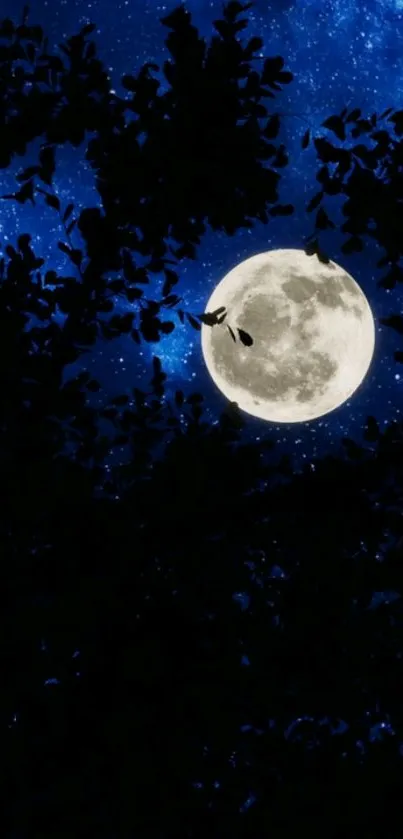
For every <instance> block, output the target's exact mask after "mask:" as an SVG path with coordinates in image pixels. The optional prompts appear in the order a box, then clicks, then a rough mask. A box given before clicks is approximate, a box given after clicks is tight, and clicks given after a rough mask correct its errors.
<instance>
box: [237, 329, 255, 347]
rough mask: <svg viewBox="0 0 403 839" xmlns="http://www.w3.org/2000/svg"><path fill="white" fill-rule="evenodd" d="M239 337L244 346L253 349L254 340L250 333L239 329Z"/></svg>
mask: <svg viewBox="0 0 403 839" xmlns="http://www.w3.org/2000/svg"><path fill="white" fill-rule="evenodd" d="M238 335H239V337H240V339H241V341H242V343H243V344H244V346H245V347H251V346H252V344H253V338H251V336H250V335H249V333H248V332H245V330H244V329H238Z"/></svg>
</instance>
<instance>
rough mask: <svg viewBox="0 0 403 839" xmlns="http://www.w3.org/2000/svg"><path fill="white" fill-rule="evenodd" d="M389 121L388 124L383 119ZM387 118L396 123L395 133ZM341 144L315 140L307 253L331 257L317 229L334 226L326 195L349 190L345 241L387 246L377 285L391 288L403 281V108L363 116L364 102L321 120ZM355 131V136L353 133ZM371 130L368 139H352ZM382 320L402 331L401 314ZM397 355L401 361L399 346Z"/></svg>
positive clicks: (349, 246)
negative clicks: (370, 241)
mask: <svg viewBox="0 0 403 839" xmlns="http://www.w3.org/2000/svg"><path fill="white" fill-rule="evenodd" d="M385 123H386V124H385ZM387 123H389V124H392V126H393V133H394V135H395V136H393V135H392V136H391V134H390V133H389V131H388V127H387ZM322 125H323V127H324V128H326V129H327V130H328V131H329V132H332V133H333V134H334V135H335V136H336V137H337V139H338V140H339V141H340V143H341V144H342V145H341V146H335V145H333V144H332V143H331V142H330V141H329V140H328V139H326V138H325V137H315V138H314V146H315V149H316V152H317V156H318V159H319V160H320V161H321V162H322V164H323V165H322V166H321V167H320V169H319V171H318V173H317V176H316V179H317V181H318V182H319V183H320V190H319V192H317V193H316V194H315V195H314V196H313V198H312V199H311V200H310V201H309V203H308V205H307V211H308V212H309V213H311V212H313V211H314V210H317V213H316V218H315V231H314V232H313V233H312V234H311V235H310V236H309V237H308V240H307V245H306V248H305V250H306V253H307V254H309V255H312V254H315V253H316V254H317V256H318V259H320V261H321V262H324V263H326V262H329V257H328V256H327V254H326V253H324V251H323V250H322V248H321V247H320V244H319V236H318V233H320V231H323V230H328V229H334V228H335V224H334V222H333V221H332V219H331V218H329V215H328V213H327V212H326V210H325V208H324V207H323V203H322V202H323V200H324V198H325V196H326V195H330V196H333V195H345V196H346V201H345V202H344V204H343V207H342V212H343V215H344V216H346V221H345V222H344V223H343V225H342V227H341V230H342V232H343V233H347V234H349V238H348V239H347V240H346V241H345V242H344V244H343V245H342V248H341V250H342V252H343V253H345V254H350V253H360V252H361V251H363V250H364V246H365V236H369V237H370V238H372V239H375V240H376V241H377V242H378V244H379V245H381V247H382V248H383V249H384V250H385V254H384V256H382V257H381V258H380V259H379V260H378V262H377V267H378V268H383V267H385V266H387V267H388V271H387V273H386V274H385V276H384V277H382V278H381V279H380V280H379V282H378V286H380V287H381V288H385V289H388V290H391V289H394V288H395V287H396V285H397V284H398V283H403V265H402V260H403V239H402V235H401V233H402V229H403V209H402V207H403V139H402V138H403V110H395V109H394V108H387V109H386V110H385V111H383V113H382V114H380V115H378V114H376V113H374V114H372V115H371V117H369V118H368V117H365V116H363V114H362V111H361V109H360V108H353V110H352V111H350V112H349V111H348V109H347V108H343V110H342V111H341V113H340V114H338V115H333V116H331V117H329V118H328V119H326V120H325V121H324V122H323V123H322ZM310 133H311V132H310V130H309V129H308V131H306V133H305V134H304V137H303V139H302V148H304V149H306V148H308V146H309V143H310ZM350 135H351V139H350ZM364 136H367V138H368V140H370V141H372V142H371V144H370V145H365V144H364V143H362V142H358V143H357V142H354V141H356V140H357V139H358V138H359V137H364ZM380 322H381V323H383V324H384V325H386V326H389V327H391V328H392V329H395V330H396V331H397V332H399V334H403V318H402V317H401V316H400V315H398V314H394V315H391V316H389V317H387V318H380ZM394 357H395V361H398V362H401V363H403V352H402V351H401V350H397V351H396V352H395V354H394Z"/></svg>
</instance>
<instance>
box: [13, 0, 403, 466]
mask: <svg viewBox="0 0 403 839" xmlns="http://www.w3.org/2000/svg"><path fill="white" fill-rule="evenodd" d="M25 2H28V3H29V6H30V14H29V18H28V23H29V24H39V25H41V26H42V28H43V29H44V32H45V35H47V36H48V38H49V48H48V49H49V52H53V53H55V54H58V55H61V57H63V54H62V53H60V51H59V48H58V44H59V43H63V42H64V41H65V39H66V38H68V37H70V36H71V35H74V34H76V33H77V32H78V31H79V29H80V28H82V27H83V26H84V25H85V24H87V23H90V22H91V23H95V24H96V27H97V28H96V31H94V32H93V33H92V34H91V36H90V38H91V40H94V41H95V43H96V46H97V53H98V57H99V58H100V60H101V61H102V62H103V64H104V67H105V68H106V69H107V71H108V74H109V76H110V84H111V91H113V92H115V93H116V94H117V95H118V96H120V97H122V98H125V97H128V96H129V94H127V92H126V91H125V90H124V88H123V87H122V85H121V83H120V79H121V77H122V76H123V75H124V74H131V73H137V72H138V71H139V70H140V68H141V67H142V65H143V64H144V63H145V62H146V61H151V62H154V63H156V64H158V65H159V67H162V65H163V62H164V61H165V60H166V59H167V58H169V53H168V50H167V49H166V47H165V44H164V40H165V39H166V37H167V35H168V32H169V30H168V29H167V28H166V27H165V26H163V25H162V24H161V23H160V22H159V19H160V18H162V17H165V16H166V15H167V14H169V12H171V11H172V10H173V9H174V8H175V7H176V6H178V5H179V0H166V2H165V3H161V4H160V3H158V2H157V0H118V2H114V3H113V4H112V3H111V2H110V0H91V2H88V0H57V2H56V0H31V2H29V0H25ZM23 6H24V0H21V2H16V0H2V3H1V15H0V17H1V19H3V18H5V17H10V18H12V19H13V20H14V21H16V22H17V23H20V21H21V17H22V10H23ZM185 6H186V8H187V9H188V10H189V11H190V12H191V14H192V22H193V23H194V24H195V25H196V26H197V28H198V30H199V33H200V34H201V35H202V36H203V37H204V38H206V40H207V42H209V40H210V38H211V36H212V35H213V34H216V33H215V30H214V29H213V26H212V21H213V20H214V19H217V18H221V17H222V3H221V0H220V2H219V0H188V2H187V3H186V4H185ZM246 15H247V17H248V18H249V21H250V25H249V26H248V28H247V29H246V30H244V31H243V32H242V33H241V40H242V42H243V43H245V42H246V41H247V40H249V38H251V37H252V36H253V35H259V36H260V37H261V38H263V40H264V47H263V50H262V53H261V55H262V56H264V57H268V56H274V55H282V56H283V58H284V60H285V68H284V69H287V70H291V72H292V73H293V74H294V81H293V82H292V83H291V84H289V85H286V86H285V88H284V90H283V91H282V93H279V94H278V95H277V96H276V99H275V100H265V103H266V106H267V107H268V108H269V109H270V108H272V107H273V109H274V110H278V111H280V112H281V113H283V114H286V116H284V118H283V119H282V127H281V133H280V135H279V138H278V142H284V143H285V145H286V149H287V152H288V154H289V155H290V163H289V165H288V166H287V167H285V169H282V170H281V172H280V174H281V176H282V177H281V181H280V186H279V202H280V203H283V204H285V203H292V204H293V205H294V207H295V212H294V215H293V216H290V217H283V218H281V217H276V218H273V219H271V220H270V222H269V224H267V225H265V224H263V223H262V222H259V221H257V222H256V224H255V227H254V229H253V230H244V229H243V230H240V231H239V233H237V234H236V235H234V236H232V237H228V236H226V235H225V234H224V233H217V232H214V231H211V230H207V233H206V234H205V236H204V237H203V239H202V244H201V246H200V247H199V249H198V255H197V259H196V260H188V259H184V260H182V261H181V262H180V263H179V265H178V268H177V270H178V274H179V277H180V282H179V284H178V285H177V286H176V288H175V293H177V294H179V295H180V296H182V298H183V303H182V305H183V307H184V308H186V309H188V310H189V311H191V312H202V311H204V310H205V306H206V303H207V301H208V299H209V297H210V295H211V293H212V290H213V289H214V287H215V286H216V285H217V284H218V282H219V281H220V280H221V279H222V277H223V276H224V274H226V273H227V272H228V271H229V270H230V269H231V268H233V267H234V266H235V265H236V264H237V263H239V262H241V261H243V260H244V259H247V258H248V257H250V256H253V255H254V254H256V253H259V252H262V251H266V250H271V249H275V248H282V247H285V248H290V247H291V248H302V247H303V240H304V238H305V237H306V236H308V235H309V234H310V233H312V232H313V225H314V214H311V215H309V214H307V213H306V205H307V203H308V201H309V200H310V199H311V198H312V197H313V195H314V194H315V193H316V192H317V182H316V181H315V174H316V172H317V170H318V168H319V166H318V162H317V159H316V152H315V149H314V148H311V147H310V148H309V149H308V150H306V151H302V150H301V139H302V136H303V134H304V133H305V131H306V130H307V128H308V127H309V128H310V129H311V132H312V133H313V134H314V135H315V133H317V134H321V135H326V130H325V129H322V128H321V123H322V122H323V121H324V120H325V119H326V118H327V117H328V116H330V115H331V114H333V113H336V112H340V111H341V110H342V109H343V108H344V107H349V106H351V108H353V107H360V108H361V109H362V111H363V115H366V114H368V115H371V114H372V113H374V112H377V113H378V114H380V113H381V112H382V111H383V110H385V109H386V108H387V107H395V108H396V107H398V103H399V101H400V100H401V96H402V93H403V0H383V2H379V0H377V1H375V0H367V2H364V0H363V1H362V2H360V3H359V4H356V3H353V2H352V0H331V2H329V0H311V2H310V3H306V0H275V2H273V3H270V2H268V0H255V3H254V7H253V8H251V9H250V10H249V11H248V12H247V13H246ZM243 16H244V15H243ZM155 75H156V77H157V78H158V79H159V80H160V82H161V87H160V93H161V94H162V93H164V92H165V91H166V90H167V89H168V85H167V82H166V81H165V78H164V76H163V74H162V72H160V73H156V74H155ZM90 139H91V135H90V134H87V138H86V142H84V143H83V144H82V145H81V146H80V147H79V148H77V149H75V148H73V147H72V146H69V145H66V146H65V147H64V148H60V149H58V150H57V152H56V163H57V168H56V173H55V176H54V184H55V189H56V192H57V194H58V195H59V197H60V199H61V202H62V207H63V206H64V207H65V206H67V204H68V203H70V202H73V203H74V205H75V211H74V216H76V215H78V214H79V212H80V211H81V209H83V208H84V207H89V206H92V207H95V206H99V207H101V202H100V197H99V195H98V193H97V191H96V189H95V185H94V184H95V179H94V175H93V173H92V171H91V169H90V168H89V166H88V164H87V163H86V162H85V160H84V155H85V150H86V145H87V143H88V142H89V140H90ZM330 139H332V138H330ZM360 142H364V143H365V142H366V138H365V137H364V138H360ZM40 145H41V139H40V138H38V139H37V140H36V141H35V142H34V143H32V144H31V145H30V146H29V148H28V152H27V154H26V155H25V157H24V158H18V157H17V158H16V159H15V160H14V161H13V165H12V166H11V167H10V168H9V169H8V170H5V171H2V172H1V173H0V178H1V189H0V194H1V195H4V194H7V193H9V192H14V191H15V190H16V188H17V182H16V181H15V175H16V174H18V172H20V171H22V169H24V168H25V167H26V166H28V165H31V164H33V163H36V162H37V159H38V152H39V148H40ZM342 204H343V196H341V197H340V196H336V197H334V198H331V199H330V198H328V199H327V203H325V205H324V206H325V207H326V209H327V211H328V213H329V215H330V217H331V218H332V220H333V221H334V222H335V223H336V226H338V225H340V224H342V221H343V220H344V218H343V216H342V214H341V211H340V208H341V205H342ZM23 232H26V233H30V234H31V236H32V242H31V246H32V247H33V249H34V251H35V253H36V255H37V256H38V257H42V258H44V259H45V260H46V262H45V265H44V267H43V269H42V270H43V271H46V270H52V269H53V270H56V271H58V272H60V273H62V274H65V275H69V274H70V275H71V273H72V270H73V266H72V265H71V263H70V261H69V260H68V258H67V257H65V256H64V255H63V254H62V253H61V252H60V250H59V249H58V247H57V242H58V241H59V240H60V239H63V228H62V226H61V225H60V226H59V224H58V216H57V214H56V213H55V211H54V210H52V209H51V208H50V207H47V206H46V205H45V203H44V200H43V203H42V199H41V197H40V196H38V198H37V199H36V207H33V206H32V205H31V204H29V203H28V202H27V204H25V205H19V204H17V203H16V202H13V201H3V202H1V214H0V255H3V252H4V248H5V247H6V245H7V244H10V243H11V244H15V243H16V240H17V237H18V236H19V235H20V234H21V233H23ZM322 235H323V234H322ZM72 237H73V241H74V242H75V247H82V246H83V241H82V240H81V237H80V233H79V231H78V230H75V231H74V232H73V234H72ZM345 238H346V237H345V235H344V234H340V233H339V232H338V229H337V227H336V230H335V231H327V232H326V234H325V235H323V239H321V242H322V245H323V246H324V249H325V250H326V252H327V253H328V254H329V256H330V257H331V259H333V260H334V261H335V262H337V263H338V264H340V265H341V266H343V267H344V268H345V269H346V270H347V271H348V272H349V273H351V275H352V276H353V277H354V278H355V279H356V281H357V282H358V283H359V284H360V285H361V287H362V289H363V290H364V292H365V294H366V296H367V299H368V301H369V303H370V306H371V308H372V311H373V314H374V318H375V326H376V345H375V353H374V358H373V361H372V364H371V367H370V369H369V372H368V374H367V377H366V379H365V380H364V382H363V383H362V385H361V386H360V388H359V389H358V391H357V392H356V393H355V394H354V395H353V396H352V397H351V399H350V400H349V401H348V402H346V403H345V404H344V405H342V406H341V407H340V408H338V409H337V410H335V411H333V412H332V413H330V414H328V415H326V416H323V417H320V418H318V419H317V420H313V421H311V422H307V423H301V424H291V425H285V424H281V425H276V424H274V423H267V422H264V421H262V420H259V419H257V418H253V417H249V416H248V415H244V416H245V418H246V424H245V429H244V432H243V434H244V439H245V440H248V441H250V440H254V439H256V440H259V439H260V440H263V439H268V438H269V439H272V440H275V441H276V443H277V445H276V452H277V451H278V452H279V453H283V452H284V453H289V454H290V455H291V456H292V458H293V462H294V464H295V465H296V467H298V464H301V463H304V462H311V461H312V460H313V459H314V458H317V457H321V456H323V455H325V454H339V453H341V451H342V446H341V442H340V441H341V438H342V437H343V436H349V437H351V438H352V439H354V440H356V441H357V442H361V441H362V428H363V425H364V423H365V420H366V417H367V416H368V415H369V414H373V415H374V416H375V417H376V418H377V419H378V421H379V423H380V425H381V426H382V425H383V424H384V423H387V422H389V421H391V420H393V419H401V404H402V394H403V390H402V389H403V367H402V365H400V366H399V364H398V363H396V362H395V361H394V359H393V351H394V350H395V349H397V348H399V338H398V335H397V333H395V332H393V330H391V329H389V328H387V327H382V325H381V324H380V323H379V319H380V318H382V317H386V316H388V315H390V314H391V313H392V312H394V313H396V312H399V311H402V292H401V291H400V294H399V288H396V289H394V290H393V291H392V292H389V291H387V290H385V289H382V288H381V289H379V288H377V281H378V280H379V279H380V278H381V276H382V275H383V274H384V273H385V269H378V268H377V267H376V261H377V260H378V259H379V258H380V256H381V255H383V251H382V250H381V249H380V248H379V247H378V246H377V245H376V244H375V243H373V242H372V241H368V242H366V243H365V248H364V251H363V252H362V253H360V254H352V255H349V256H345V255H344V254H342V252H341V250H340V247H341V245H342V243H343V241H345ZM137 258H138V256H137V254H135V259H137ZM116 276H117V275H116ZM154 278H155V279H154ZM161 285H162V283H161V282H160V278H158V277H155V275H152V279H151V283H150V287H149V293H148V296H149V297H150V298H152V296H153V295H152V294H151V291H152V290H154V289H156V290H157V295H156V296H158V290H159V289H160V287H161ZM116 302H117V303H118V301H116ZM118 311H119V309H118ZM175 324H177V325H176V328H175V331H174V332H173V333H172V334H171V335H168V336H165V337H164V339H163V340H162V341H160V342H159V343H158V344H146V343H143V344H142V345H141V346H140V347H139V346H137V345H136V344H135V343H134V342H133V341H132V339H131V338H130V337H126V336H124V337H122V338H121V339H118V340H116V341H113V342H108V343H100V344H99V345H96V347H95V348H94V349H93V350H91V352H89V353H88V354H86V356H83V357H82V360H81V362H80V367H82V365H83V363H85V365H86V367H87V368H88V369H89V370H90V371H91V373H92V375H94V376H95V377H96V378H97V379H98V380H99V381H100V382H101V384H102V386H103V390H101V391H100V392H99V393H98V394H96V395H95V396H94V399H95V400H97V402H95V404H97V403H98V404H99V405H101V404H103V403H104V401H105V399H106V398H108V397H111V396H114V395H117V394H120V393H124V392H127V393H130V389H131V388H132V387H133V386H136V387H140V388H142V387H143V388H144V389H147V384H148V382H149V380H150V379H151V377H152V367H151V359H152V356H153V355H158V356H159V357H160V359H161V362H162V365H163V368H164V370H165V372H166V373H167V374H168V383H167V388H166V396H167V398H168V399H169V397H170V394H172V393H173V392H174V391H175V390H176V389H178V388H180V389H182V390H183V391H184V392H185V394H186V393H190V392H192V391H199V392H201V393H203V395H204V397H205V405H206V413H205V418H206V419H208V420H209V421H210V422H212V423H214V422H216V421H217V419H218V417H219V415H220V413H221V411H222V410H224V408H225V405H226V400H225V397H224V396H223V395H222V394H220V393H219V392H218V390H217V389H216V387H215V385H214V383H213V382H212V380H211V378H210V376H209V374H208V372H207V370H206V368H205V365H204V362H203V358H202V353H201V345H200V333H198V332H195V331H194V330H193V329H192V327H191V326H190V325H188V326H181V325H180V323H179V320H178V318H177V317H175ZM83 359H84V361H83ZM66 372H67V377H70V376H71V375H72V374H74V373H75V372H76V367H74V366H72V367H71V368H70V369H68V370H67V371H66ZM122 456H123V451H122Z"/></svg>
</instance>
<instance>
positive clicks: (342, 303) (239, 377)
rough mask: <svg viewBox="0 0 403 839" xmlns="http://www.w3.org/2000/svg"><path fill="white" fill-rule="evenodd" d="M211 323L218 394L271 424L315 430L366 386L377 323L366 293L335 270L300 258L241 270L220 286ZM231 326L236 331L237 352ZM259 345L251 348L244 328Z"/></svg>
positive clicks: (205, 343) (263, 260)
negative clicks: (311, 423)
mask: <svg viewBox="0 0 403 839" xmlns="http://www.w3.org/2000/svg"><path fill="white" fill-rule="evenodd" d="M220 306H225V308H226V312H227V313H226V318H225V320H224V321H223V323H221V324H217V325H215V326H213V327H210V326H207V325H205V324H202V329H201V345H202V353H203V357H204V361H205V363H206V366H207V369H208V371H209V373H210V375H211V378H212V379H213V381H214V382H215V384H216V386H217V387H218V388H219V390H220V391H221V392H222V393H223V394H224V396H226V397H227V399H229V400H230V401H231V402H237V403H238V405H239V408H240V409H241V410H243V411H245V412H246V413H248V414H251V415H252V416H255V417H260V418H261V419H264V420H269V421H271V422H283V423H293V422H306V421H307V420H313V419H316V418H317V417H321V416H323V415H324V414H328V413H329V412H330V411H334V410H335V408H338V407H339V406H340V405H342V404H343V403H344V402H346V400H347V399H349V397H350V396H352V394H353V393H354V392H355V391H356V390H357V388H358V387H359V385H360V384H361V382H362V381H363V379H364V378H365V376H366V374H367V372H368V369H369V366H370V364H371V360H372V356H373V353H374V348H375V324H374V319H373V316H372V312H371V309H370V306H369V303H368V301H367V298H366V297H365V295H364V293H363V291H362V290H361V288H360V286H359V285H358V284H357V283H356V282H355V280H354V279H353V278H352V277H351V276H350V274H348V273H347V271H345V270H344V269H343V268H341V267H340V266H339V265H337V264H336V263H335V262H332V261H330V262H329V263H328V264H324V263H322V262H320V261H319V259H318V257H317V256H316V255H314V256H307V254H306V253H305V251H303V250H297V249H281V250H272V251H268V252H266V253H260V254H256V255H255V256H252V257H250V258H249V259H246V260H245V261H244V262H241V263H240V264H239V265H237V266H236V267H235V268H233V269H232V270H231V271H229V273H228V274H226V275H225V277H224V278H223V279H222V280H221V282H219V284H218V285H217V286H216V288H215V289H214V291H213V293H212V295H211V297H210V298H209V300H208V303H207V306H206V308H205V311H206V312H213V311H215V310H216V309H218V308H219V307H220ZM227 324H228V325H229V326H231V327H232V329H233V331H234V333H235V335H236V338H237V341H236V343H234V341H233V339H232V338H231V335H230V333H229V330H228V328H227ZM238 328H239V329H243V330H245V331H246V332H248V333H249V334H250V335H251V336H252V338H253V341H254V343H253V346H251V347H246V346H244V345H243V344H242V343H241V341H240V340H239V338H238V333H237V329H238Z"/></svg>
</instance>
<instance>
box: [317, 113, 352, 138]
mask: <svg viewBox="0 0 403 839" xmlns="http://www.w3.org/2000/svg"><path fill="white" fill-rule="evenodd" d="M322 125H323V127H324V128H328V129H329V131H333V133H334V134H335V135H336V137H338V139H339V140H345V139H346V129H345V125H344V122H343V120H342V119H341V117H338V116H332V117H329V118H328V119H326V120H325V122H322Z"/></svg>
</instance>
